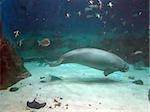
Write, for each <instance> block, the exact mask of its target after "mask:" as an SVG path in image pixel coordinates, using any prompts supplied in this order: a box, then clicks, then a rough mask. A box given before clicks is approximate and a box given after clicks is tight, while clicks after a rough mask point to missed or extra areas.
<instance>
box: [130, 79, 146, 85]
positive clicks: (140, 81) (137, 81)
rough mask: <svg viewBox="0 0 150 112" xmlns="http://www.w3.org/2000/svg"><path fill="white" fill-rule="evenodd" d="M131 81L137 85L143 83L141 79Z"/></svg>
mask: <svg viewBox="0 0 150 112" xmlns="http://www.w3.org/2000/svg"><path fill="white" fill-rule="evenodd" d="M132 83H134V84H137V85H144V82H143V81H142V80H135V81H133V82H132Z"/></svg>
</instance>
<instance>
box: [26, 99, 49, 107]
mask: <svg viewBox="0 0 150 112" xmlns="http://www.w3.org/2000/svg"><path fill="white" fill-rule="evenodd" d="M45 105H46V102H44V103H39V102H37V101H35V99H34V100H33V101H32V102H29V101H27V107H30V108H33V109H40V108H43V107H45Z"/></svg>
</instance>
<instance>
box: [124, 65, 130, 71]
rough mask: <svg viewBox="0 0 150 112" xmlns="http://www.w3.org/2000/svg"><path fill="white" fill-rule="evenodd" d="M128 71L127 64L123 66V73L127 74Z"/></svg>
mask: <svg viewBox="0 0 150 112" xmlns="http://www.w3.org/2000/svg"><path fill="white" fill-rule="evenodd" d="M128 70H129V66H128V64H125V66H124V72H127V71H128Z"/></svg>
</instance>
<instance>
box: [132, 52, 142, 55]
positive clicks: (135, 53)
mask: <svg viewBox="0 0 150 112" xmlns="http://www.w3.org/2000/svg"><path fill="white" fill-rule="evenodd" d="M132 54H133V55H137V54H143V51H135V52H133V53H132Z"/></svg>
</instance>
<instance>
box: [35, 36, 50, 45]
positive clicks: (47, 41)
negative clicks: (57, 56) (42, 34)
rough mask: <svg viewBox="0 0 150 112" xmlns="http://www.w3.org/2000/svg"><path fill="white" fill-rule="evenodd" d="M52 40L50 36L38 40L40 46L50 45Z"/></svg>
mask: <svg viewBox="0 0 150 112" xmlns="http://www.w3.org/2000/svg"><path fill="white" fill-rule="evenodd" d="M50 43H51V42H50V40H49V39H48V38H44V39H43V40H41V41H39V40H38V44H39V46H42V47H48V46H49V45H50Z"/></svg>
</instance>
